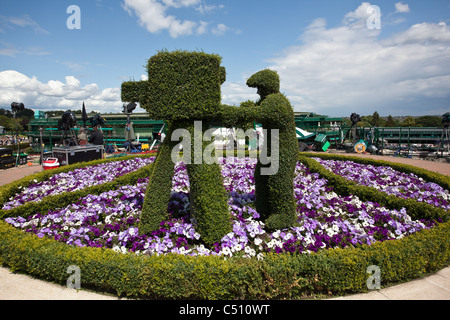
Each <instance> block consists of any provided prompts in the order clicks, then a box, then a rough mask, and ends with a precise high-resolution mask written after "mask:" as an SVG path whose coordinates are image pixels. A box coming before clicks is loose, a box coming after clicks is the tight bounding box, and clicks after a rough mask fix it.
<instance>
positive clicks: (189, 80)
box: [140, 51, 225, 120]
mask: <svg viewBox="0 0 450 320" xmlns="http://www.w3.org/2000/svg"><path fill="white" fill-rule="evenodd" d="M221 60H222V58H221V57H220V56H218V55H214V54H206V53H203V52H188V51H175V52H167V51H163V52H160V53H158V54H157V55H155V56H153V57H151V58H150V59H149V60H148V65H147V70H148V83H149V88H148V90H149V92H148V93H147V94H146V95H145V96H144V98H142V97H141V101H140V103H141V106H142V107H143V108H144V109H146V110H147V111H148V112H149V114H150V118H152V119H162V120H183V119H190V120H194V119H195V120H201V119H207V118H211V117H212V116H213V115H214V113H215V112H216V110H217V107H218V106H219V105H220V100H221V94H220V85H221V83H222V82H223V81H224V80H225V72H224V69H223V68H222V69H221V67H220V63H221Z"/></svg>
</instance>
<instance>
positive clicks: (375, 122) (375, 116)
mask: <svg viewBox="0 0 450 320" xmlns="http://www.w3.org/2000/svg"><path fill="white" fill-rule="evenodd" d="M372 125H373V126H374V127H379V126H380V115H379V114H378V112H377V111H375V112H374V113H373V115H372Z"/></svg>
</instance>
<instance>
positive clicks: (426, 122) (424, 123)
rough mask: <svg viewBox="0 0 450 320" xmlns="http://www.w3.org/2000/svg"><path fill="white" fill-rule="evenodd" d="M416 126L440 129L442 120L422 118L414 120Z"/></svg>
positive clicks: (435, 117) (432, 117)
mask: <svg viewBox="0 0 450 320" xmlns="http://www.w3.org/2000/svg"><path fill="white" fill-rule="evenodd" d="M416 125H417V126H419V127H441V126H442V118H441V117H439V116H422V117H419V118H417V119H416Z"/></svg>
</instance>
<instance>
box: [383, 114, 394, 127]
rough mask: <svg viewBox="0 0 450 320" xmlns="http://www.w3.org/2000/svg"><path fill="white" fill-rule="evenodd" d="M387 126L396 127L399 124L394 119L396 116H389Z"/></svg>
mask: <svg viewBox="0 0 450 320" xmlns="http://www.w3.org/2000/svg"><path fill="white" fill-rule="evenodd" d="M385 126H386V127H395V126H397V122H396V121H395V120H394V118H393V117H392V116H391V115H389V116H388V117H387V120H386V124H385Z"/></svg>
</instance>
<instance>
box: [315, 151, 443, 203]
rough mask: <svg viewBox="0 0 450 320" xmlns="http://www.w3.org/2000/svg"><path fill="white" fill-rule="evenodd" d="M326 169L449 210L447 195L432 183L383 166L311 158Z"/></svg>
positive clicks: (391, 192)
mask: <svg viewBox="0 0 450 320" xmlns="http://www.w3.org/2000/svg"><path fill="white" fill-rule="evenodd" d="M314 159H315V160H316V161H318V162H319V163H320V164H321V165H323V166H324V167H325V168H326V169H328V170H330V171H332V172H334V173H335V174H338V175H340V176H342V177H344V178H346V179H348V180H351V181H355V182H357V183H358V184H361V185H364V186H368V187H373V188H376V189H378V190H380V191H382V192H386V193H387V194H391V195H395V196H396V197H401V198H404V199H407V198H414V199H416V200H417V201H419V202H422V201H423V202H426V203H429V204H431V205H434V206H438V207H442V208H444V209H446V210H449V209H450V192H449V191H448V190H445V189H444V188H443V187H441V186H439V185H438V184H436V183H434V182H427V181H424V179H423V178H420V177H418V176H417V175H415V174H413V173H408V174H407V173H403V172H399V171H397V170H394V169H393V168H391V167H387V166H374V165H366V164H362V163H356V162H353V161H342V160H326V159H320V158H314Z"/></svg>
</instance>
